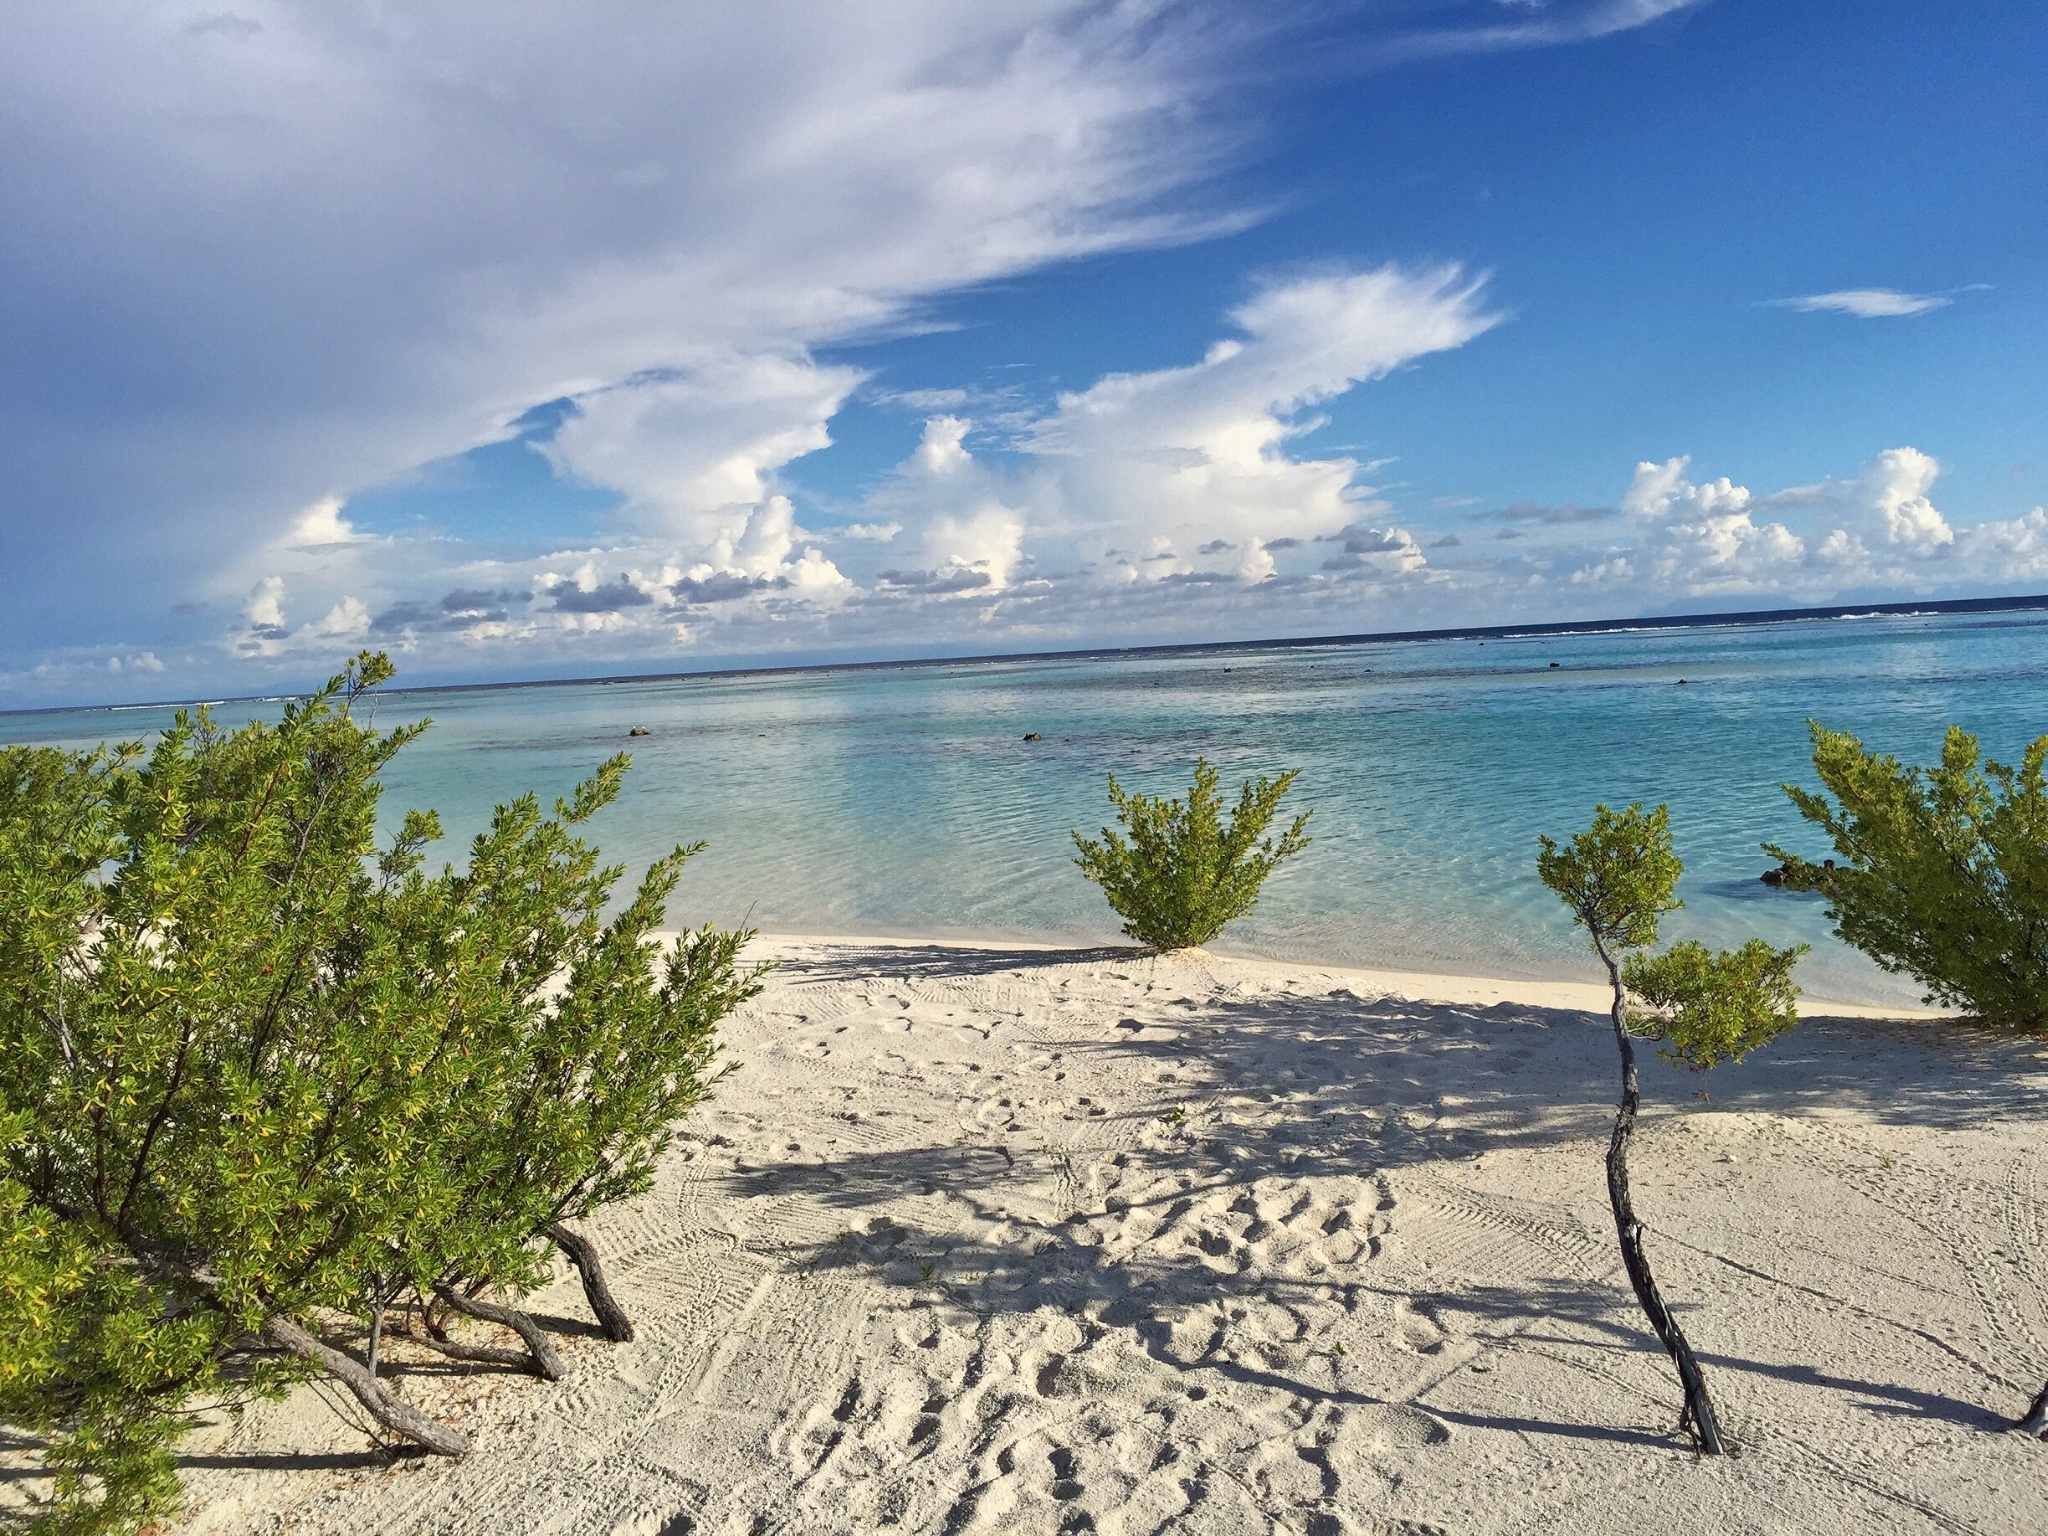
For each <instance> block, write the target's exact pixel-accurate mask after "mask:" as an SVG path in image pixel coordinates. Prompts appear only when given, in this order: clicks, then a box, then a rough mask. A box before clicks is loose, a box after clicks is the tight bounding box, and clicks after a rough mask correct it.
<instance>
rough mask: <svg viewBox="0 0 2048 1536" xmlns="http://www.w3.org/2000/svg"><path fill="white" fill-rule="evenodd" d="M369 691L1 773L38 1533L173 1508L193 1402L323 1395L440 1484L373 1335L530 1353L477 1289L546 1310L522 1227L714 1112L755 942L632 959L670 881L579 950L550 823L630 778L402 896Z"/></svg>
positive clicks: (406, 874) (127, 1520) (14, 1211)
mask: <svg viewBox="0 0 2048 1536" xmlns="http://www.w3.org/2000/svg"><path fill="white" fill-rule="evenodd" d="M390 670H391V669H390V664H389V662H388V661H386V660H385V658H383V657H381V656H372V655H367V654H366V655H364V656H362V657H359V658H358V659H357V661H356V662H355V663H353V664H351V666H350V667H349V669H348V670H347V671H346V672H345V673H343V674H342V675H341V676H339V677H337V678H336V679H334V680H333V681H332V682H331V683H330V684H329V685H328V687H327V688H325V689H323V690H322V691H321V692H320V693H318V694H316V695H315V696H314V697H313V698H312V699H310V700H308V701H305V702H303V703H299V704H295V705H293V706H291V707H290V708H288V709H287V710H286V711H285V713H284V717H283V719H282V720H281V721H280V722H278V723H277V724H275V725H270V724H266V723H263V722H258V723H255V724H252V725H250V726H247V727H245V728H243V729H241V730H239V731H235V732H232V733H225V734H224V733H222V732H220V731H218V730H217V729H216V728H215V727H214V725H213V723H212V721H211V719H210V717H209V716H208V715H207V714H206V713H205V712H204V711H200V712H199V713H197V714H196V715H183V714H181V715H180V716H179V718H178V720H177V722H176V723H175V724H174V726H173V727H172V728H171V729H170V730H168V731H166V732H165V733H164V734H163V736H162V737H161V738H160V739H159V740H158V742H157V743H156V745H155V747H154V748H153V749H152V750H151V751H150V752H149V753H148V754H147V756H146V757H144V756H143V754H141V753H140V751H139V750H138V749H134V748H119V749H114V750H111V751H107V750H102V751H98V752H93V753H86V754H65V753H59V752H54V751H50V750H47V749H35V748H10V749H7V750H5V751H4V752H0V1131H4V1135H0V1159H4V1160H0V1220H4V1222H5V1226H4V1228H0V1265H4V1271H0V1273H4V1278H5V1280H6V1286H7V1289H6V1296H5V1300H4V1301H0V1415H4V1416H5V1417H6V1418H7V1419H8V1420H9V1421H10V1422H14V1423H18V1424H22V1425H24V1426H27V1427H31V1428H34V1429H36V1430H37V1431H38V1432H40V1433H42V1434H44V1435H45V1436H46V1444H47V1445H48V1448H49V1449H48V1453H47V1455H46V1458H45V1462H46V1466H47V1467H48V1469H49V1470H50V1471H52V1472H53V1473H54V1474H55V1502H54V1504H52V1505H51V1506H50V1507H49V1508H48V1509H47V1510H46V1511H45V1514H46V1515H47V1517H48V1521H49V1523H50V1524H51V1526H52V1528H53V1529H54V1528H59V1527H61V1528H63V1529H77V1530H88V1529H107V1530H117V1529H124V1528H129V1527H132V1526H133V1525H134V1524H135V1523H136V1522H137V1521H139V1520H142V1519H146V1518H150V1517H153V1516H155V1515H157V1514H160V1513H162V1512H163V1511H164V1510H165V1509H166V1508H167V1507H168V1504H169V1501H170V1499H171V1498H172V1497H173V1495H174V1493H175V1481H174V1479H173V1478H172V1476H171V1472H170V1463H169V1460H168V1457H167V1454H166V1449H165V1448H166V1447H167V1445H168V1443H169V1442H170V1440H171V1439H172V1438H173V1436H174V1434H175V1432H176V1429H177V1427H178V1423H179V1420H178V1412H179V1409H180V1407H181V1405H182V1403H183V1402H184V1401H185V1400H186V1399H187V1398H188V1397H189V1396H190V1395H192V1394H193V1393H195V1392H201V1391H205V1392H208V1393H211V1394H215V1395H220V1396H225V1397H229V1398H232V1397H234V1396H236V1395H238V1394H241V1393H245V1392H251V1391H263V1390H268V1389H274V1388H278V1387H281V1386H282V1385H283V1384H285V1383H286V1382H287V1381H289V1380H290V1379H292V1378H294V1377H296V1376H300V1375H304V1374H306V1373H308V1372H315V1371H319V1372H325V1373H327V1374H329V1375H331V1376H333V1377H334V1378H336V1379H337V1380H339V1381H340V1382H341V1383H342V1384H343V1385H344V1386H346V1387H347V1388H348V1389H349V1390H350V1391H351V1392H352V1393H353V1394H354V1395H355V1396H356V1398H357V1399H358V1400H359V1401H360V1402H361V1403H362V1405H363V1406H364V1407H365V1408H366V1409H367V1410H368V1411H369V1412H370V1414H371V1415H372V1416H373V1417H374V1418H376V1419H377V1420H378V1421H379V1422H380V1423H381V1424H382V1425H384V1426H385V1427H386V1428H388V1429H391V1430H393V1431H395V1432H397V1433H399V1434H402V1435H404V1436H406V1437H408V1438H410V1439H412V1440H415V1441H417V1442H418V1443H420V1444H421V1445H423V1446H425V1447H427V1448H428V1449H430V1450H434V1451H438V1452H441V1453H444V1454H459V1453H460V1452H461V1451H462V1450H463V1449H465V1447H466V1445H467V1441H466V1440H465V1438H464V1437H463V1436H462V1435H461V1434H460V1433H459V1432H457V1431H456V1430H454V1429H453V1428H452V1427H450V1426H448V1425H445V1424H442V1423H439V1422H438V1421H436V1420H434V1419H432V1418H431V1417H429V1416H427V1415H426V1414H423V1413H421V1412H420V1411H419V1410H418V1409H417V1408H415V1407H413V1406H412V1405H410V1404H408V1403H407V1402H405V1401H404V1400H403V1399H402V1398H400V1397H398V1396H396V1395H395V1394H394V1393H392V1392H391V1391H390V1390H389V1389H388V1388H387V1387H386V1386H385V1385H384V1384H383V1383H382V1382H381V1381H380V1380H379V1379H378V1375H377V1358H376V1340H377V1337H378V1333H379V1329H380V1325H381V1322H382V1317H383V1313H384V1310H385V1308H386V1307H387V1306H388V1305H389V1304H390V1303H391V1301H393V1300H394V1299H396V1298H398V1297H400V1296H403V1295H404V1294H406V1293H407V1292H408V1291H409V1290H420V1291H422V1292H423V1293H424V1294H427V1295H431V1296H439V1297H441V1298H443V1299H444V1300H445V1299H446V1298H447V1297H448V1296H449V1295H450V1294H451V1293H452V1294H453V1295H455V1296H458V1297H460V1299H461V1301H462V1302H463V1303H465V1305H464V1306H463V1308H462V1309H463V1310H473V1311H478V1312H479V1313H480V1315H501V1316H502V1317H503V1319H504V1320H506V1321H507V1322H508V1323H510V1324H511V1325H512V1326H514V1327H520V1324H521V1322H522V1321H525V1322H527V1323H528V1324H530V1320H524V1319H523V1314H518V1313H517V1312H516V1309H511V1308H502V1309H500V1308H494V1307H493V1304H492V1303H489V1302H487V1301H482V1300H481V1299H480V1298H481V1293H482V1291H483V1290H484V1289H486V1288H487V1287H488V1286H490V1285H493V1284H498V1285H503V1286H507V1287H509V1288H511V1289H513V1290H515V1291H516V1290H519V1289H522V1288H525V1287H527V1286H530V1285H531V1284H532V1283H533V1281H534V1280H535V1279H537V1278H538V1276H539V1273H540V1270H541V1265H540V1263H539V1257H538V1254H539V1253H540V1252H541V1251H544V1242H545V1239H546V1236H547V1233H546V1230H545V1225H544V1218H551V1219H554V1220H559V1219H560V1218H561V1217H563V1216H577V1215H582V1214H585V1213H587V1212H588V1211H589V1210H591V1209H592V1208H594V1206H595V1205H596V1204H599V1203H601V1202H602V1201H604V1200H607V1199H612V1198H617V1197H619V1196H620V1195H621V1194H623V1193H628V1192H631V1191H632V1190H633V1189H635V1188H638V1187H640V1186H641V1185H643V1184H644V1182H645V1179H646V1176H647V1172H648V1168H649V1165H650V1163H651V1160H652V1158H653V1156H654V1155H655V1153H656V1152H657V1151H658V1150H659V1147H660V1146H661V1144H662V1142H663V1139H664V1138H665V1136H666V1130H665V1127H664V1125H663V1124H662V1123H659V1122H657V1123H653V1124H632V1125H628V1124H626V1123H624V1117H630V1116H633V1115H638V1114H652V1115H662V1114H665V1113H668V1112H671V1111H674V1110H677V1109H679V1108H681V1107H686V1106H687V1105H688V1104H690V1103H693V1102H695V1101H696V1100H697V1099H699V1098H701V1097H702V1096H703V1093H704V1091H706V1090H707V1089H708V1087H709V1082H710V1078H711V1073H710V1071H709V1063H710V1058H711V1051H712V1026H713V1025H714V1024H715V1021H716V1019H717V1017H718V1016H720V1014H721V1012H722V1011H724V1010H727V1009H729V1008H730V1007H731V1006H733V1005H734V1004H735V1003H736V1002H737V1001H739V1000H740V999H742V998H743V997H745V996H747V995H749V994H750V992H751V991H752V990H753V989H754V988H755V987H756V986H757V984H758V983H757V980H756V977H757V975H758V973H757V972H748V973H744V974H741V973H738V972H737V971H736V970H735V967H734V962H735V960H736V956H737V953H738V950H739V946H740V945H741V944H742V943H743V942H744V940H745V938H746V935H744V934H719V933H716V932H715V931H712V930H706V931H704V932H700V933H698V934H695V935H691V936H689V937H688V938H687V939H686V940H685V942H684V943H683V944H682V945H681V946H680V947H679V948H678V949H677V950H675V951H673V952H671V953H670V954H668V955H666V956H663V955H661V954H659V953H658V952H657V950H656V949H655V947H654V946H652V945H650V944H648V943H646V942H644V941H645V940H646V939H647V938H648V936H649V934H650V931H651V929H652V928H653V926H654V925H655V924H656V923H657V922H658V920H659V917H660V913H661V908H662V904H663V902H664V901H665V899H666V897H667V896H668V894H669V892H670V891H671V890H672V889H673V888H674V884H675V879H676V876H677V874H678V873H679V871H680V868H681V865H682V861H683V859H684V858H686V857H687V850H682V849H678V850H677V851H676V852H675V853H674V854H672V855H670V856H669V857H668V858H667V859H664V860H660V861H657V863H656V865H655V867H654V868H653V869H652V870H651V871H650V872H649V875H648V877H647V879H645V880H644V881H643V882H642V884H641V888H640V890H639V892H638V894H637V896H636V898H635V899H634V900H633V901H631V902H629V903H628V904H627V905H626V907H625V908H624V909H623V910H622V911H621V912H620V913H619V914H617V915H615V916H614V917H613V918H612V919H610V920H609V921H607V920H605V919H604V917H603V908H604V906H605V903H606V900H607V898H608V894H609V891H610V889H611V887H612V885H613V884H614V882H615V881H616V879H617V877H618V873H619V872H618V871H617V870H602V871H600V870H598V869H597V867H596V866H597V860H596V854H595V852H594V850H592V849H590V848H589V847H587V845H585V844H584V843H583V842H582V841H581V839H580V837H578V836H577V835H576V831H575V829H576V828H577V826H578V825H579V824H580V823H581V822H583V821H586V820H587V819H588V818H589V817H590V816H591V815H592V814H594V813H595V811H596V810H597V809H599V808H600V807H601V806H602V805H603V804H604V803H606V801H608V800H609V799H610V798H611V796H612V795H613V794H615V793H616V791H617V787H618V781H619V778H620V776H621V775H622V774H623V773H624V771H625V767H626V764H625V761H624V760H623V759H619V760H615V761H614V762H612V763H609V764H607V765H606V766H605V768H604V769H603V770H601V771H600V773H599V775H598V776H597V778H596V779H594V780H592V781H591V782H590V783H589V784H586V785H584V786H583V787H582V788H581V789H579V790H578V792H577V794H576V796H575V797H574V799H573V801H571V802H564V803H560V804H558V806H557V815H556V817H554V818H552V819H543V818H541V817H540V815H539V813H538V811H537V809H536V808H535V806H534V805H533V803H532V801H531V800H530V798H529V799H528V800H524V801H520V802H517V803H516V804H515V805H514V806H513V807H512V808H510V809H509V810H507V811H501V812H500V813H499V816H498V817H497V819H496V820H495V821H494V823H493V827H492V829H491V831H490V832H489V833H487V834H486V835H485V836H484V837H482V838H480V839H479V840H478V842H477V845H476V847H475V848H474V849H473V850H472V865H471V868H470V869H469V870H467V871H464V872H461V873H457V872H455V871H453V870H449V871H445V872H443V873H442V874H440V875H435V876H429V875H427V874H426V873H424V872H423V870H422V867H421V866H422V863H423V859H422V853H421V850H422V849H423V847H424V846H425V845H426V844H427V843H428V842H430V841H431V840H432V839H434V838H435V837H437V836H438V835H439V827H438V824H437V823H436V821H435V819H434V817H433V816H432V815H431V813H421V812H414V813H411V814H409V815H407V816H406V817H405V818H404V821H403V823H402V825H401V827H400V830H399V831H398V833H397V835H396V836H395V837H394V839H393V840H392V842H391V843H390V845H389V846H388V847H387V848H385V849H384V850H382V851H381V852H380V851H379V850H378V849H377V848H376V846H375V844H374V842H373V834H374V830H375V822H376V807H377V798H378V793H379V789H378V774H379V772H380V770H381V769H382V767H383V766H384V764H385V763H387V762H388V761H389V760H390V758H391V756H392V755H393V754H394V753H395V752H397V751H398V750H399V749H400V748H402V747H403V746H404V745H405V744H406V742H408V741H410V740H411V739H412V738H413V737H414V736H415V735H416V734H417V733H418V731H419V730H420V729H423V727H422V726H407V727H401V728H400V729H398V730H395V731H390V732H384V733H379V732H377V731H375V730H373V729H371V728H369V727H367V726H366V725H364V724H362V723H361V722H360V721H359V720H358V719H357V718H356V717H355V711H356V710H357V708H358V706H359V701H360V700H361V699H362V697H363V695H364V694H365V693H366V692H367V691H368V690H369V689H371V688H372V687H374V686H375V685H376V684H377V683H379V682H381V681H383V680H384V679H385V678H386V677H388V676H389V675H390ZM541 1100H548V1101H549V1102H544V1103H543V1102H540V1101H541ZM529 1103H531V1104H532V1105H533V1106H534V1107H533V1108H531V1109H530V1111H528V1112H526V1113H524V1114H523V1115H522V1116H520V1117H519V1118H517V1119H516V1120H515V1121H514V1122H513V1123H509V1124H508V1123H505V1121H504V1118H503V1117H504V1116H505V1114H506V1113H507V1111H508V1110H509V1109H510V1108H511V1107H513V1106H517V1105H525V1104H529ZM479 1167H481V1168H484V1169H486V1170H488V1171H489V1173H490V1178H489V1179H481V1178H479V1177H478V1175H477V1170H478V1168H479ZM592 1263H593V1264H594V1257H593V1260H592ZM588 1273H589V1271H586V1277H587V1275H588ZM487 1309H488V1310H487ZM337 1313H354V1314H356V1315H358V1316H364V1317H367V1318H368V1319H369V1320H370V1322H371V1348H370V1350H369V1352H368V1358H367V1360H358V1359H356V1358H355V1357H353V1356H351V1355H350V1354H348V1353H346V1352H345V1351H343V1350H341V1349H339V1348H337V1347H336V1346H335V1345H334V1344H332V1343H330V1342H329V1341H328V1340H327V1339H325V1338H323V1337H322V1336H321V1335H322V1331H323V1328H324V1327H325V1326H326V1325H327V1322H328V1320H330V1319H331V1318H332V1317H333V1316H334V1315H335V1314H337ZM7 1325H18V1326H7ZM521 1332H522V1334H524V1335H526V1336H527V1342H528V1344H529V1347H530V1348H531V1349H532V1350H533V1351H534V1356H535V1360H536V1362H537V1364H538V1365H539V1366H541V1367H542V1368H543V1370H544V1373H553V1372H551V1371H548V1370H547V1369H546V1367H547V1366H548V1363H549V1362H548V1358H547V1357H551V1355H552V1351H551V1350H548V1349H547V1348H546V1345H545V1341H544V1340H543V1339H541V1338H540V1335H539V1331H538V1330H537V1329H531V1330H530V1332H529V1330H528V1329H527V1328H521ZM471 1352H472V1353H474V1352H475V1351H474V1350H472V1351H471ZM230 1362H235V1363H236V1369H234V1370H232V1371H230V1370H229V1369H228V1366H229V1364H230ZM553 1371H554V1372H558V1371H559V1364H558V1363H556V1364H555V1365H554V1368H553Z"/></svg>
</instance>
